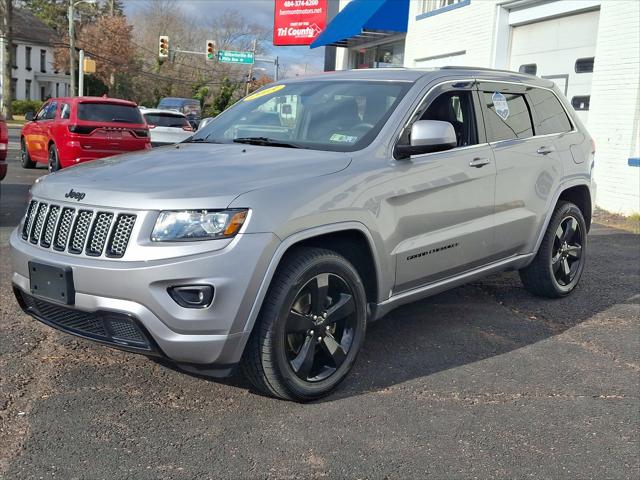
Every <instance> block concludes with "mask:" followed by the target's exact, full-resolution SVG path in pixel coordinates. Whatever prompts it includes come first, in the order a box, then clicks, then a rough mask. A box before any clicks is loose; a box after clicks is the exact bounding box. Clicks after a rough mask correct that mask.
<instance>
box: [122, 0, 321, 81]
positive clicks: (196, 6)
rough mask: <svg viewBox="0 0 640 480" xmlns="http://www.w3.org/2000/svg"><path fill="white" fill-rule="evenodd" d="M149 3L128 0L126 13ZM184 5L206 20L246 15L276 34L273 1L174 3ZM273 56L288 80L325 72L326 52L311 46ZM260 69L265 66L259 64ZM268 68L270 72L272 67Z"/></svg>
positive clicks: (279, 51) (277, 50) (185, 0)
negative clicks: (206, 16) (222, 14)
mask: <svg viewBox="0 0 640 480" xmlns="http://www.w3.org/2000/svg"><path fill="white" fill-rule="evenodd" d="M146 1H147V0H124V1H123V4H124V8H125V12H126V14H127V15H128V16H130V17H132V16H133V15H134V14H135V13H136V11H137V10H138V9H140V8H142V7H143V6H144V4H145V2H146ZM174 1H175V2H176V3H178V2H179V3H180V5H181V6H182V8H183V9H184V10H186V11H187V13H192V14H193V15H194V16H202V15H203V14H206V12H211V13H210V14H211V15H215V13H216V12H220V11H221V10H226V9H229V10H235V11H238V12H240V13H241V14H243V15H245V16H246V18H247V20H248V21H250V22H253V23H257V24H260V25H263V26H265V27H267V28H269V29H271V30H272V31H273V8H274V1H273V0H174ZM268 55H269V56H276V55H277V56H278V58H279V60H280V63H281V64H284V65H286V68H287V70H288V76H294V75H296V74H300V75H303V74H304V73H305V72H306V73H314V72H321V71H322V69H323V66H324V48H322V47H321V48H314V49H310V48H309V47H308V46H299V47H276V46H274V45H271V49H270V51H269V52H268ZM256 66H259V67H260V66H262V65H260V64H256ZM264 67H267V68H269V67H270V66H269V64H265V65H264Z"/></svg>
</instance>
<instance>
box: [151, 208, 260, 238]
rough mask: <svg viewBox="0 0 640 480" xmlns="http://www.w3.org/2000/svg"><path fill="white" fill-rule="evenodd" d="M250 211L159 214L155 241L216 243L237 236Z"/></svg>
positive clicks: (196, 211) (199, 211) (152, 235)
mask: <svg viewBox="0 0 640 480" xmlns="http://www.w3.org/2000/svg"><path fill="white" fill-rule="evenodd" d="M247 212H248V210H220V211H212V210H187V211H183V212H160V216H159V217H158V220H157V221H156V226H155V227H154V229H153V233H152V234H151V240H153V241H154V242H179V241H189V240H192V241H195V240H214V239H218V238H230V237H233V236H235V234H236V233H238V231H239V230H240V227H242V224H243V223H244V221H245V220H246V218H247Z"/></svg>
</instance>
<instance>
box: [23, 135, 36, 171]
mask: <svg viewBox="0 0 640 480" xmlns="http://www.w3.org/2000/svg"><path fill="white" fill-rule="evenodd" d="M20 162H21V164H22V168H34V167H35V166H36V163H35V162H34V161H33V160H31V155H29V150H27V143H26V142H25V141H24V137H22V138H21V139H20Z"/></svg>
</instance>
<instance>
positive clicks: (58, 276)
mask: <svg viewBox="0 0 640 480" xmlns="http://www.w3.org/2000/svg"><path fill="white" fill-rule="evenodd" d="M29 281H30V284H31V294H32V295H34V296H36V297H42V298H46V299H47V300H52V301H54V302H56V303H62V304H63V305H73V304H74V303H75V301H76V299H75V297H76V291H75V288H74V286H73V270H72V269H71V267H58V266H54V265H47V264H46V263H39V262H29Z"/></svg>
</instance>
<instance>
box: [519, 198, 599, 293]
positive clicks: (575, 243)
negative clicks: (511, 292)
mask: <svg viewBox="0 0 640 480" xmlns="http://www.w3.org/2000/svg"><path fill="white" fill-rule="evenodd" d="M586 249H587V224H586V222H585V220H584V216H583V215H582V212H581V211H580V209H579V208H578V207H577V206H576V205H574V204H573V203H571V202H564V201H563V202H559V203H558V205H557V206H556V209H555V211H554V213H553V217H552V218H551V221H550V222H549V226H548V227H547V231H546V233H545V235H544V238H543V239H542V243H541V244H540V248H539V249H538V253H537V254H536V256H535V258H534V259H533V262H531V264H530V265H529V266H527V267H525V268H523V269H522V270H520V279H521V280H522V283H523V285H524V288H525V289H527V290H528V291H529V292H531V293H533V294H534V295H537V296H539V297H547V298H560V297H564V296H565V295H569V294H570V293H571V292H572V291H573V290H574V289H575V288H576V286H577V285H578V282H579V281H580V277H581V276H582V271H583V270H584V264H585V260H586Z"/></svg>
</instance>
